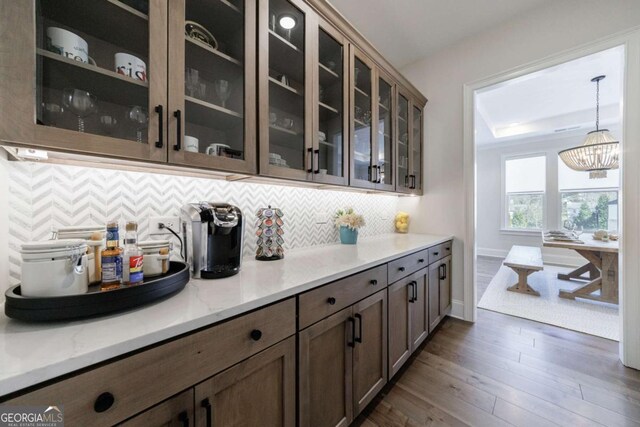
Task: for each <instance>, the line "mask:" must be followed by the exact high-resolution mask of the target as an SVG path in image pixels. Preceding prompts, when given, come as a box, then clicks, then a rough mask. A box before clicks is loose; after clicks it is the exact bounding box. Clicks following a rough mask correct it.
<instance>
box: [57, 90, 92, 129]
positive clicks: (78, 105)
mask: <svg viewBox="0 0 640 427" xmlns="http://www.w3.org/2000/svg"><path fill="white" fill-rule="evenodd" d="M62 105H63V106H64V107H65V108H66V109H67V110H69V111H71V112H72V113H73V114H75V115H76V116H77V117H78V132H84V119H85V117H88V116H90V115H91V114H94V113H96V112H98V98H96V96H95V95H92V94H90V93H89V92H87V91H84V90H80V89H73V88H67V89H65V90H64V91H63V92H62Z"/></svg>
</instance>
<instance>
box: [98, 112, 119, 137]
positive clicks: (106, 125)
mask: <svg viewBox="0 0 640 427" xmlns="http://www.w3.org/2000/svg"><path fill="white" fill-rule="evenodd" d="M100 127H101V128H102V130H103V131H104V132H105V133H106V134H107V135H111V134H113V132H114V131H115V130H116V128H117V127H118V120H117V119H116V118H115V117H114V116H112V115H109V114H103V115H102V116H100Z"/></svg>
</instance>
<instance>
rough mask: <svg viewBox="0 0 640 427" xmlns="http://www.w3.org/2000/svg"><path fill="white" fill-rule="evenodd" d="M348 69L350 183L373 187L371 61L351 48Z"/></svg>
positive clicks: (375, 169)
mask: <svg viewBox="0 0 640 427" xmlns="http://www.w3.org/2000/svg"><path fill="white" fill-rule="evenodd" d="M352 50H353V51H354V54H353V55H352V68H351V87H352V88H353V92H352V95H351V128H352V131H351V182H350V185H352V186H356V187H364V188H374V187H375V185H376V181H377V168H375V167H374V166H376V165H374V164H373V158H374V154H375V153H374V152H373V144H374V139H373V127H372V115H371V114H372V111H373V82H374V80H373V63H372V62H370V61H369V60H368V59H366V58H365V57H364V55H362V54H360V52H357V51H356V49H355V48H352Z"/></svg>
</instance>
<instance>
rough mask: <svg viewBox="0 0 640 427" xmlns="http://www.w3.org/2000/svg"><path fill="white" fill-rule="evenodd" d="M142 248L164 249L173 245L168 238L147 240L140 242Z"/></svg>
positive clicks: (139, 245)
mask: <svg viewBox="0 0 640 427" xmlns="http://www.w3.org/2000/svg"><path fill="white" fill-rule="evenodd" d="M138 247H139V248H140V249H162V248H169V247H171V242H170V241H168V240H145V241H143V242H138Z"/></svg>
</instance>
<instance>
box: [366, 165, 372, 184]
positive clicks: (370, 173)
mask: <svg viewBox="0 0 640 427" xmlns="http://www.w3.org/2000/svg"><path fill="white" fill-rule="evenodd" d="M367 169H368V171H369V181H371V182H373V172H372V171H371V165H369V166H368V168H367Z"/></svg>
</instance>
